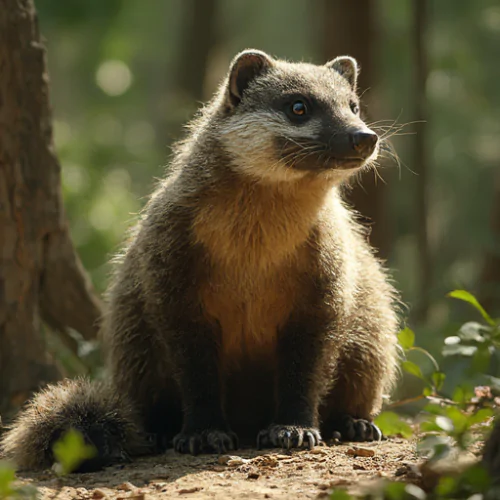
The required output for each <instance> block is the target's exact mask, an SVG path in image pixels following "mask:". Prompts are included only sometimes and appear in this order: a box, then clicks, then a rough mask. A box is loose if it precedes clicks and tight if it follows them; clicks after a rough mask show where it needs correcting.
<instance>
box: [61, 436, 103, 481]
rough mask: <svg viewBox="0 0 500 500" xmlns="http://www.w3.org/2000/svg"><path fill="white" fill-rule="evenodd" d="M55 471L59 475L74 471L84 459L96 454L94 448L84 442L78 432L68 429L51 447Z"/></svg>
mask: <svg viewBox="0 0 500 500" xmlns="http://www.w3.org/2000/svg"><path fill="white" fill-rule="evenodd" d="M53 451H54V457H55V458H56V460H57V465H58V467H57V472H58V473H59V474H61V475H65V474H69V473H70V472H72V471H74V470H75V469H76V468H77V467H78V466H79V465H80V464H81V463H82V462H83V461H84V460H87V459H89V458H92V457H94V456H95V455H96V449H95V448H94V447H93V446H89V445H87V444H86V443H85V441H84V439H83V436H82V435H81V433H80V432H78V431H76V430H74V429H70V430H69V431H68V432H67V433H66V434H65V435H64V436H63V437H62V438H61V439H60V440H59V441H57V442H56V443H55V444H54V447H53Z"/></svg>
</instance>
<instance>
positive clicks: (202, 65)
mask: <svg viewBox="0 0 500 500" xmlns="http://www.w3.org/2000/svg"><path fill="white" fill-rule="evenodd" d="M216 10H217V0H189V1H187V2H185V16H186V17H185V26H186V27H185V31H184V33H183V40H182V41H181V44H180V49H181V50H180V52H179V54H180V57H179V62H178V66H177V74H178V75H179V76H178V84H177V85H178V88H179V90H180V91H182V93H184V94H186V96H187V97H189V99H193V100H196V101H201V100H202V99H203V98H204V95H203V87H204V82H205V73H206V69H207V66H208V59H209V56H210V51H211V50H212V48H213V46H214V44H215V37H216V22H215V21H216Z"/></svg>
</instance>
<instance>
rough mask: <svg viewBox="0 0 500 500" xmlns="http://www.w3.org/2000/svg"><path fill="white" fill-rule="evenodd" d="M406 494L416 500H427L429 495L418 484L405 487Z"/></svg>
mask: <svg viewBox="0 0 500 500" xmlns="http://www.w3.org/2000/svg"><path fill="white" fill-rule="evenodd" d="M405 492H406V493H407V494H408V495H410V497H411V498H415V499H416V500H425V499H426V498H427V495H426V494H425V491H424V490H423V489H422V488H419V487H418V486H417V485H416V484H411V483H410V484H407V485H406V486H405Z"/></svg>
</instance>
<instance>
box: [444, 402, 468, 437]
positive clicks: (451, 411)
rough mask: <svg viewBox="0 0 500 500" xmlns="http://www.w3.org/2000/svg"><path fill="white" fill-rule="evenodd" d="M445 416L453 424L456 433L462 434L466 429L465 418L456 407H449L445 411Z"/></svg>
mask: <svg viewBox="0 0 500 500" xmlns="http://www.w3.org/2000/svg"><path fill="white" fill-rule="evenodd" d="M445 413H446V416H447V417H448V418H449V419H450V420H451V421H452V422H453V426H454V427H455V430H456V431H457V432H459V433H460V432H463V431H465V430H466V429H467V428H468V425H467V420H468V419H467V416H466V415H464V414H463V413H462V412H461V411H460V410H459V409H458V408H457V407H456V406H449V407H448V408H446V410H445Z"/></svg>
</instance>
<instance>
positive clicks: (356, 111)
mask: <svg viewBox="0 0 500 500" xmlns="http://www.w3.org/2000/svg"><path fill="white" fill-rule="evenodd" d="M349 106H350V107H351V111H352V112H353V113H354V114H355V115H357V114H359V106H358V105H357V103H355V102H354V101H351V102H350V103H349Z"/></svg>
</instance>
